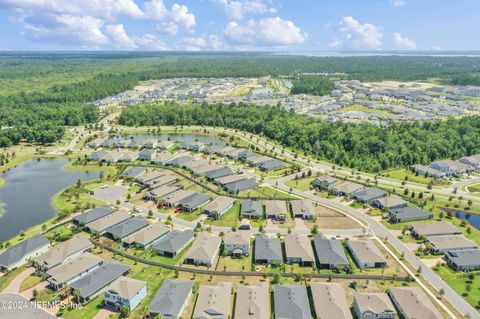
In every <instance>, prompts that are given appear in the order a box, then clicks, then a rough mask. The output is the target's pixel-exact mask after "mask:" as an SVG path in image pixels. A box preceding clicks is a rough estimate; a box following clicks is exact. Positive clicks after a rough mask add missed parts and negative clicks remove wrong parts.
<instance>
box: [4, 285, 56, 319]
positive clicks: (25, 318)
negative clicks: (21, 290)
mask: <svg viewBox="0 0 480 319" xmlns="http://www.w3.org/2000/svg"><path fill="white" fill-rule="evenodd" d="M0 305H21V310H19V308H18V306H17V307H13V306H11V307H2V311H1V313H0V318H2V319H15V318H20V317H21V319H57V316H54V315H52V314H51V313H49V312H47V310H45V309H44V308H43V307H39V306H38V303H37V302H34V301H33V302H31V301H29V300H28V299H27V298H25V297H24V296H22V295H20V294H16V293H7V292H4V293H0ZM20 313H21V316H19V314H20Z"/></svg>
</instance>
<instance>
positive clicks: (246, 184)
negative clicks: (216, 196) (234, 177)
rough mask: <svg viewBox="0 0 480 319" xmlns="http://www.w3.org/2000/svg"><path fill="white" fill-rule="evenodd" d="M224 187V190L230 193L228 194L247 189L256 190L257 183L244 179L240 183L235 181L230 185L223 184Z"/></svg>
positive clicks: (251, 179) (253, 180) (252, 179)
mask: <svg viewBox="0 0 480 319" xmlns="http://www.w3.org/2000/svg"><path fill="white" fill-rule="evenodd" d="M223 186H224V187H225V189H226V190H227V191H228V192H230V193H234V192H237V191H239V192H241V191H244V190H247V189H252V188H256V187H257V186H258V184H257V181H256V180H255V178H248V179H244V180H241V181H235V182H232V183H228V184H225V185H223Z"/></svg>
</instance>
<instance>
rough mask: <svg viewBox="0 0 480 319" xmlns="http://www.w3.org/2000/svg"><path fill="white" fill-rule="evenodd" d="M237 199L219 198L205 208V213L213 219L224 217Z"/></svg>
mask: <svg viewBox="0 0 480 319" xmlns="http://www.w3.org/2000/svg"><path fill="white" fill-rule="evenodd" d="M235 202H236V199H235V198H231V197H226V196H218V197H217V198H215V199H214V200H213V201H211V202H210V203H209V204H208V205H207V206H205V207H204V208H203V212H204V213H205V214H207V215H208V216H209V217H212V218H219V217H221V216H223V214H225V213H226V212H227V211H228V210H229V209H230V208H232V207H233V205H234V204H235Z"/></svg>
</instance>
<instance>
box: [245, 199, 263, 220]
mask: <svg viewBox="0 0 480 319" xmlns="http://www.w3.org/2000/svg"><path fill="white" fill-rule="evenodd" d="M240 216H241V217H244V218H250V219H256V218H263V207H262V204H261V203H260V202H259V201H257V200H253V199H244V200H243V201H242V206H241V207H240Z"/></svg>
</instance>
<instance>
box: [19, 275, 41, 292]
mask: <svg viewBox="0 0 480 319" xmlns="http://www.w3.org/2000/svg"><path fill="white" fill-rule="evenodd" d="M42 281H43V278H42V277H39V276H33V275H30V276H28V277H27V278H25V280H24V281H23V282H22V283H21V285H20V291H25V290H27V289H30V288H32V287H35V286H36V285H38V284H39V283H41V282H42Z"/></svg>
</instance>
